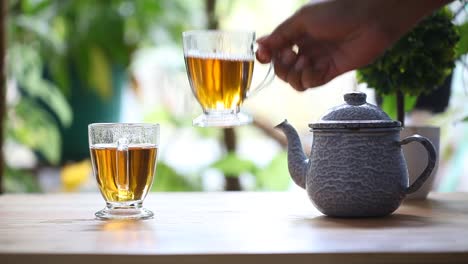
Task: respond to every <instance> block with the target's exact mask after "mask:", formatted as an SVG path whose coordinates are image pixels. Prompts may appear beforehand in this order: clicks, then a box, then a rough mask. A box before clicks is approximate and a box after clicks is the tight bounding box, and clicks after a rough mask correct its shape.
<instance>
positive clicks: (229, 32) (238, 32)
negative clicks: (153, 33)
mask: <svg viewBox="0 0 468 264" xmlns="http://www.w3.org/2000/svg"><path fill="white" fill-rule="evenodd" d="M203 34H206V35H253V36H255V31H254V30H220V29H194V30H187V31H184V32H182V37H188V36H196V35H203Z"/></svg>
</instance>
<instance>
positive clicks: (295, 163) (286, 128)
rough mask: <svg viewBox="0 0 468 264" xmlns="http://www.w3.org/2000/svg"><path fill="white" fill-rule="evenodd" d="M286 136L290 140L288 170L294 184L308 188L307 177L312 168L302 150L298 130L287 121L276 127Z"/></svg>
mask: <svg viewBox="0 0 468 264" xmlns="http://www.w3.org/2000/svg"><path fill="white" fill-rule="evenodd" d="M275 128H278V129H280V130H281V131H283V133H284V134H285V135H286V138H287V140H288V169H289V174H291V178H292V179H293V181H294V183H296V184H297V185H298V186H300V187H302V188H304V189H305V188H306V186H305V185H306V184H305V182H306V177H307V172H308V170H309V167H310V163H309V159H308V158H307V156H306V155H305V153H304V150H303V149H302V144H301V140H300V138H299V135H298V134H297V131H296V129H294V127H292V126H291V125H290V124H289V123H288V121H287V120H284V121H283V122H282V123H281V124H279V125H277V126H275Z"/></svg>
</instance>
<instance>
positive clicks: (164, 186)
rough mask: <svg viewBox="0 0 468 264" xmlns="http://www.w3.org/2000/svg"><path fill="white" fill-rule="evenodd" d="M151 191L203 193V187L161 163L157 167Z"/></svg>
mask: <svg viewBox="0 0 468 264" xmlns="http://www.w3.org/2000/svg"><path fill="white" fill-rule="evenodd" d="M151 191H165V192H168V191H169V192H183V191H201V186H200V185H199V184H197V183H193V182H191V181H190V180H189V179H187V178H186V177H184V176H183V175H181V174H179V173H177V172H176V171H175V170H174V169H173V168H171V167H170V166H169V165H167V164H166V163H164V162H162V161H159V162H158V164H157V166H156V176H155V179H154V183H153V186H152V188H151Z"/></svg>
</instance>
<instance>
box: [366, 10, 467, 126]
mask: <svg viewBox="0 0 468 264" xmlns="http://www.w3.org/2000/svg"><path fill="white" fill-rule="evenodd" d="M452 19H453V15H452V13H451V12H450V11H449V10H448V9H446V8H444V9H441V10H439V11H437V12H434V13H433V14H432V15H430V16H428V17H427V18H425V19H424V20H423V21H421V22H420V23H419V24H418V25H417V26H416V27H415V28H414V29H412V30H411V31H410V32H409V33H408V34H406V35H405V36H404V37H403V38H401V39H400V40H399V41H398V42H397V43H395V44H394V45H393V47H391V48H390V49H389V50H387V51H386V52H385V53H384V54H383V55H382V56H381V57H380V58H378V59H377V60H376V61H375V62H373V63H372V64H370V65H368V66H366V67H363V68H361V69H359V70H358V71H357V75H358V81H359V82H363V83H367V85H368V86H370V87H372V88H374V89H375V90H376V92H377V93H378V95H380V96H383V97H382V99H383V100H382V101H383V102H382V108H383V109H384V111H386V112H387V113H388V114H389V115H390V116H391V117H392V118H394V119H396V118H397V119H398V120H399V121H400V122H401V123H402V125H404V119H405V112H407V111H409V110H411V109H412V108H413V107H414V105H415V104H416V101H417V97H418V96H419V95H421V94H425V95H428V94H430V93H431V92H433V91H434V90H437V89H438V88H440V86H441V85H442V84H443V83H444V81H445V80H446V79H447V77H448V76H450V77H451V73H452V69H453V68H454V67H455V59H456V57H455V54H456V50H455V47H456V44H457V42H458V40H459V35H458V32H457V30H456V27H455V25H454V24H453V23H452ZM405 102H406V104H405ZM447 102H448V98H447Z"/></svg>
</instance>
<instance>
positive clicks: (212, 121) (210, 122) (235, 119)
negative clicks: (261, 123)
mask: <svg viewBox="0 0 468 264" xmlns="http://www.w3.org/2000/svg"><path fill="white" fill-rule="evenodd" d="M250 123H252V117H251V116H249V115H247V114H245V113H242V112H237V113H234V112H227V113H226V112H219V113H204V114H202V115H200V116H198V117H197V118H195V119H194V120H193V125H194V126H199V127H232V126H241V125H247V124H250Z"/></svg>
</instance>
